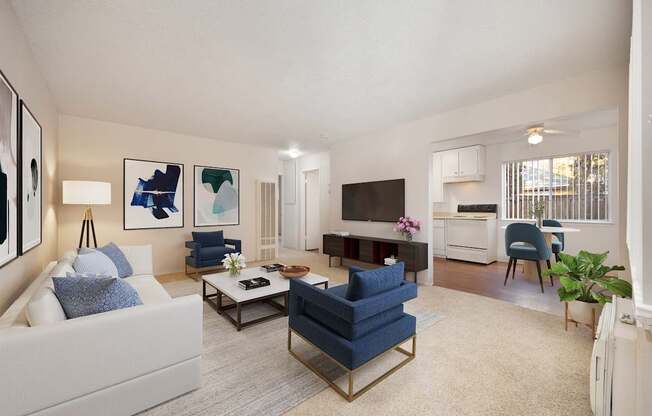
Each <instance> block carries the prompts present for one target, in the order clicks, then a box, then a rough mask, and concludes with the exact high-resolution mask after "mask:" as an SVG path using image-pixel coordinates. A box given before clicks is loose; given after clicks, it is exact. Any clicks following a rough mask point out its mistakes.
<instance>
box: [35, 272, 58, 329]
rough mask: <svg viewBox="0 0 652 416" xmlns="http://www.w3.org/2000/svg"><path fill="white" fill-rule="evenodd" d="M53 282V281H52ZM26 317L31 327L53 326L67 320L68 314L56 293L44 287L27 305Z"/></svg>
mask: <svg viewBox="0 0 652 416" xmlns="http://www.w3.org/2000/svg"><path fill="white" fill-rule="evenodd" d="M50 280H51V279H50ZM25 315H26V317H27V322H29V325H30V326H37V325H45V324H52V323H55V322H61V321H65V320H66V313H65V312H64V311H63V308H62V307H61V303H59V299H57V296H56V295H55V294H54V291H53V290H52V289H51V288H49V287H48V286H42V287H41V288H40V289H39V290H38V291H37V292H36V294H35V295H34V296H32V298H31V299H30V300H29V303H27V307H26V308H25Z"/></svg>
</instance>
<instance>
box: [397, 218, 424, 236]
mask: <svg viewBox="0 0 652 416" xmlns="http://www.w3.org/2000/svg"><path fill="white" fill-rule="evenodd" d="M420 229H421V222H420V221H419V220H415V219H413V218H410V217H401V218H399V219H398V222H397V223H396V225H395V226H394V231H396V232H399V233H401V234H402V235H403V237H404V238H405V239H406V240H407V241H412V238H413V237H414V235H415V234H416V233H417V231H419V230H420Z"/></svg>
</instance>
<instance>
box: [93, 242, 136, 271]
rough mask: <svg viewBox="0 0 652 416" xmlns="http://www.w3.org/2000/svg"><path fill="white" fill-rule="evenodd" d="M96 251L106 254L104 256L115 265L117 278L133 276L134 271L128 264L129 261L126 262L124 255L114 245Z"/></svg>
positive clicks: (110, 244)
mask: <svg viewBox="0 0 652 416" xmlns="http://www.w3.org/2000/svg"><path fill="white" fill-rule="evenodd" d="M97 251H100V252H102V253H104V254H106V256H107V257H108V258H110V259H111V261H112V262H113V264H115V268H116V269H118V277H123V278H124V277H129V276H131V275H132V274H134V270H133V269H132V268H131V264H129V260H127V257H126V256H125V253H123V252H122V250H120V248H119V247H118V246H117V245H115V244H114V243H109V244H107V245H105V246H104V247H100V248H98V249H97Z"/></svg>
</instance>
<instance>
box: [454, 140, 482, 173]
mask: <svg viewBox="0 0 652 416" xmlns="http://www.w3.org/2000/svg"><path fill="white" fill-rule="evenodd" d="M458 154H459V159H460V176H469V175H477V174H478V170H479V169H480V167H479V166H478V165H479V161H478V157H479V151H478V148H477V147H466V148H464V149H460V151H459V153H458Z"/></svg>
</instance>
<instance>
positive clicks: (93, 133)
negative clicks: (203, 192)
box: [59, 116, 278, 274]
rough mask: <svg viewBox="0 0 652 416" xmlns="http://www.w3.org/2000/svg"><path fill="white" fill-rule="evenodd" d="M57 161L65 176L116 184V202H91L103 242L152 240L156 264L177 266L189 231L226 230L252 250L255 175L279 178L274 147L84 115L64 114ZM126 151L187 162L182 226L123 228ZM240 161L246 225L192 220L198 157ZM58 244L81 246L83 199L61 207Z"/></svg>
mask: <svg viewBox="0 0 652 416" xmlns="http://www.w3.org/2000/svg"><path fill="white" fill-rule="evenodd" d="M59 137H60V140H59V169H60V176H61V179H62V180H65V179H80V180H98V181H107V182H111V184H112V195H111V196H112V204H111V205H110V206H97V207H94V208H93V213H94V217H95V229H96V231H97V236H98V244H100V245H103V244H106V243H108V242H109V241H114V242H116V243H118V244H152V245H153V246H154V272H155V273H156V274H162V273H171V272H179V271H182V270H183V269H184V261H185V256H186V254H187V252H188V250H187V249H185V248H184V242H185V241H186V240H190V239H191V234H190V233H191V231H193V230H197V231H210V230H219V229H223V230H224V235H225V237H227V238H237V239H241V240H242V250H243V253H244V254H245V255H246V256H247V257H249V258H254V257H255V253H254V252H253V250H254V249H255V237H256V221H255V212H256V210H255V188H254V183H255V181H256V180H264V181H267V182H276V181H277V174H278V158H277V151H276V150H275V149H271V148H266V147H258V146H250V145H242V144H238V143H232V142H225V141H220V140H214V139H207V138H201V137H193V136H185V135H181V134H176V133H170V132H165V131H160V130H150V129H144V128H139V127H132V126H126V125H121V124H115V123H107V122H102V121H96V120H90V119H86V118H79V117H72V116H61V118H60V120H59ZM123 158H135V159H146V160H158V161H164V162H176V163H183V164H184V165H185V166H184V190H185V191H184V211H185V216H184V228H174V229H157V230H129V231H125V230H123V205H122V204H123ZM195 164H197V165H207V166H218V167H219V166H227V167H231V168H238V169H240V225H237V226H225V227H201V228H197V229H195V228H194V227H193V165H195ZM60 212H61V215H60V228H59V252H60V253H63V252H64V251H66V250H70V249H72V248H73V247H76V246H77V243H78V238H79V230H80V223H81V221H80V220H81V215H82V207H80V206H74V205H62V206H61V207H60Z"/></svg>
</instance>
